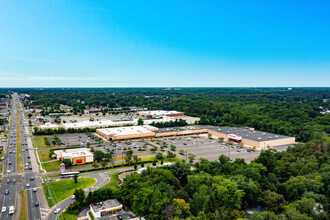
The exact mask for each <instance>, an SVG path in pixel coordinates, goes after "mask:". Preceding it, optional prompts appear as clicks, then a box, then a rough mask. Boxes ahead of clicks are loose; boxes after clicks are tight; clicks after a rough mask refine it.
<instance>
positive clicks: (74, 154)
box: [54, 148, 94, 165]
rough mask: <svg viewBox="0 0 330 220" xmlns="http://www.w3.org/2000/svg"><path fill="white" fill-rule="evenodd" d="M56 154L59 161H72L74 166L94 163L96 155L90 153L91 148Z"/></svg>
mask: <svg viewBox="0 0 330 220" xmlns="http://www.w3.org/2000/svg"><path fill="white" fill-rule="evenodd" d="M54 153H55V154H56V156H57V159H60V160H64V159H70V160H71V162H72V165H76V164H85V163H93V162H94V155H93V153H92V152H90V150H89V148H74V149H66V150H65V151H64V150H56V151H54Z"/></svg>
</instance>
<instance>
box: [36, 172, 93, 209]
mask: <svg viewBox="0 0 330 220" xmlns="http://www.w3.org/2000/svg"><path fill="white" fill-rule="evenodd" d="M95 182H96V181H95V179H93V178H78V183H74V180H73V179H67V180H61V181H55V182H48V183H42V188H43V190H44V193H45V196H46V199H47V202H48V205H49V207H53V206H54V205H55V204H56V203H59V202H60V201H62V200H63V199H65V198H67V197H69V196H72V195H73V193H74V191H75V189H85V188H88V187H90V186H91V185H93V184H95ZM64 189H65V190H64Z"/></svg>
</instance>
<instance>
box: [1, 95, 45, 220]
mask: <svg viewBox="0 0 330 220" xmlns="http://www.w3.org/2000/svg"><path fill="white" fill-rule="evenodd" d="M16 105H17V106H18V108H16ZM17 112H18V113H19V120H18V121H17V120H16V116H17ZM17 123H18V124H19V126H20V130H21V131H20V132H21V143H22V152H17V148H16V138H17V130H16V125H17ZM27 136H28V133H27V128H26V121H25V118H24V111H23V106H22V103H21V102H20V101H19V99H18V95H17V94H16V93H15V94H13V95H12V111H11V125H10V135H9V140H8V142H9V144H8V148H7V150H6V155H5V157H4V161H2V162H3V164H4V175H3V178H2V182H1V188H0V194H2V195H4V196H0V205H1V208H3V207H6V209H7V210H6V211H5V212H1V213H0V219H18V216H19V207H20V201H18V200H17V197H18V195H19V194H20V193H21V190H22V189H26V193H25V194H26V198H27V207H28V210H27V211H28V216H29V217H28V218H29V219H33V220H36V219H41V214H40V209H39V206H36V205H35V203H36V202H39V198H38V192H33V191H32V189H33V188H36V189H38V190H39V191H40V187H41V181H40V175H39V173H38V169H36V168H34V169H32V166H31V156H30V152H29V150H28V149H29V148H32V145H28V140H27ZM20 153H22V157H23V161H22V163H23V168H24V170H23V172H21V173H17V167H16V154H20ZM25 164H26V165H25ZM31 177H32V178H31ZM7 181H9V183H7ZM6 190H8V191H9V193H8V194H7V195H5V191H6ZM41 192H42V191H41ZM10 206H14V207H15V211H14V214H13V215H12V216H10V215H9V207H10Z"/></svg>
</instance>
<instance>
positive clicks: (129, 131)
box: [97, 125, 158, 136]
mask: <svg viewBox="0 0 330 220" xmlns="http://www.w3.org/2000/svg"><path fill="white" fill-rule="evenodd" d="M97 130H98V131H100V132H102V133H103V134H105V135H107V136H108V135H110V136H121V135H134V134H147V133H152V132H154V131H158V128H156V127H153V126H150V125H142V126H128V127H118V128H104V129H97Z"/></svg>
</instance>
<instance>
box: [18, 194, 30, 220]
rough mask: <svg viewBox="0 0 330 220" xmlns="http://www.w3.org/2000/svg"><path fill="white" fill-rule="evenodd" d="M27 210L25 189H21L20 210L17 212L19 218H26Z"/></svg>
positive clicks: (24, 219)
mask: <svg viewBox="0 0 330 220" xmlns="http://www.w3.org/2000/svg"><path fill="white" fill-rule="evenodd" d="M27 216H28V215H27V210H26V197H25V190H24V189H22V190H21V210H20V213H19V220H26V219H27Z"/></svg>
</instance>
